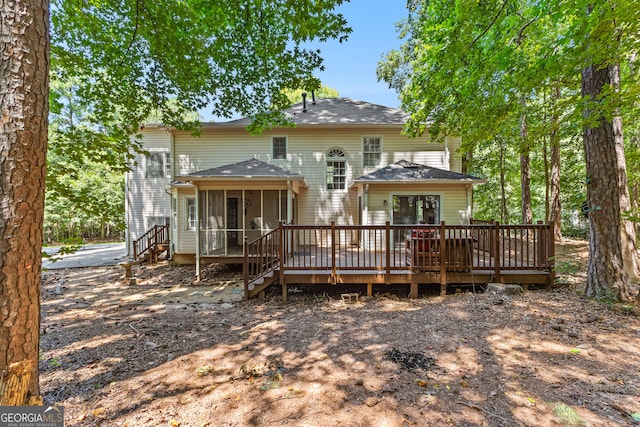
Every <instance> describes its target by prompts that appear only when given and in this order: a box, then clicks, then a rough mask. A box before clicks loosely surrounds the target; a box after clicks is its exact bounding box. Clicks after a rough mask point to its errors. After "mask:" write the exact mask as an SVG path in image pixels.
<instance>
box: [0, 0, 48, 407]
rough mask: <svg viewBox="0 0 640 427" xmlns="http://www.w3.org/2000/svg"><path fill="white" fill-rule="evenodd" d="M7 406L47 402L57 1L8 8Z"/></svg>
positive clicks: (0, 106)
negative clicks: (44, 354)
mask: <svg viewBox="0 0 640 427" xmlns="http://www.w3.org/2000/svg"><path fill="white" fill-rule="evenodd" d="M0 81H1V82H2V85H1V86H0V118H1V119H0V123H2V132H0V170H1V175H0V176H1V177H0V186H1V187H0V211H1V212H2V219H1V220H0V394H1V395H0V404H1V402H6V403H9V404H11V405H28V404H34V403H37V402H38V401H39V399H40V390H39V386H38V345H39V339H40V336H39V335H40V272H41V261H42V236H43V228H42V227H43V215H44V185H45V168H46V148H47V116H48V113H49V107H48V94H49V3H48V2H47V1H45V0H16V1H13V2H7V1H5V2H0Z"/></svg>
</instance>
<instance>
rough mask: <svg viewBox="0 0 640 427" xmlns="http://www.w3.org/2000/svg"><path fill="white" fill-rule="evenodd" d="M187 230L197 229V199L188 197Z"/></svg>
mask: <svg viewBox="0 0 640 427" xmlns="http://www.w3.org/2000/svg"><path fill="white" fill-rule="evenodd" d="M186 213H187V218H186V220H187V230H195V229H196V199H195V197H187V212H186Z"/></svg>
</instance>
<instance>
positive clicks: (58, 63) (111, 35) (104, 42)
mask: <svg viewBox="0 0 640 427" xmlns="http://www.w3.org/2000/svg"><path fill="white" fill-rule="evenodd" d="M342 2H343V0H323V1H311V0H303V1H291V0H274V1H264V0H233V1H224V2H202V1H200V0H187V1H182V2H174V1H153V2H150V1H143V0H125V1H118V2H113V1H106V2H105V1H100V2H98V1H88V2H87V1H80V0H54V1H53V2H52V7H51V15H52V16H51V22H52V35H51V41H52V47H51V52H52V67H53V68H54V69H56V70H60V72H61V73H62V74H63V78H64V79H74V80H75V81H76V82H77V84H78V96H79V97H80V98H81V99H82V100H84V102H86V103H87V104H88V105H90V106H91V110H92V113H93V114H94V115H95V117H96V119H97V122H98V123H118V129H117V130H118V132H119V133H120V134H121V135H122V136H126V137H128V136H129V135H131V134H134V133H135V132H136V131H137V129H138V126H139V125H140V123H142V122H144V120H145V119H146V118H147V117H148V116H149V114H151V113H152V112H158V113H159V116H160V118H161V119H162V122H164V123H165V124H167V125H171V126H175V127H179V128H188V127H193V126H195V123H193V122H189V121H186V120H185V119H184V118H185V113H186V112H191V111H199V110H201V109H203V108H208V109H210V111H211V114H212V115H214V116H217V117H230V116H231V115H232V114H234V113H240V114H242V115H244V116H252V117H253V118H254V126H253V128H254V129H256V130H259V129H260V128H261V127H263V126H265V125H267V124H272V123H283V122H284V121H286V119H285V117H284V116H283V115H282V113H281V111H282V109H283V108H286V107H288V106H289V100H288V99H287V97H286V96H285V95H284V94H283V93H282V89H283V88H292V87H294V88H295V87H306V88H310V89H311V88H317V87H318V85H319V83H318V81H317V79H315V78H314V77H313V75H312V72H313V71H315V70H317V69H322V67H323V66H322V58H321V55H320V51H319V50H311V49H307V48H305V47H304V44H305V43H306V42H309V41H313V40H319V41H326V40H328V39H330V38H337V39H339V40H340V41H342V40H344V39H346V37H347V36H348V34H349V32H350V31H351V30H350V29H349V28H347V26H346V21H345V19H344V17H343V16H342V15H341V14H339V13H336V12H335V11H334V9H335V8H336V7H337V6H338V5H340V4H341V3H342ZM175 100H177V102H175Z"/></svg>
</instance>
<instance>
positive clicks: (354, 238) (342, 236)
mask: <svg viewBox="0 0 640 427" xmlns="http://www.w3.org/2000/svg"><path fill="white" fill-rule="evenodd" d="M552 230H553V225H552V224H551V223H549V224H542V223H538V224H525V225H501V224H499V223H498V222H483V223H474V224H468V225H446V224H445V223H444V222H442V223H441V224H440V225H431V224H417V225H415V224H414V225H391V224H389V223H386V224H385V225H359V226H357V225H356V226H353V225H336V224H335V223H332V224H331V225H317V226H313V225H290V224H281V225H280V226H279V227H278V228H277V229H275V230H273V231H272V232H270V233H268V234H265V235H263V236H261V237H260V238H259V239H257V240H254V241H253V242H247V243H245V251H244V253H245V282H246V283H248V282H250V281H253V280H255V279H258V278H260V277H262V276H264V275H266V274H268V273H269V272H271V271H274V270H276V269H279V274H285V272H286V271H291V272H300V271H309V272H320V271H323V272H325V273H328V272H330V273H331V275H332V277H336V276H337V275H338V274H342V273H344V272H350V274H358V272H362V273H365V272H367V273H376V274H385V275H387V276H388V275H390V274H392V272H397V271H402V272H410V273H415V272H432V273H440V274H441V275H442V276H443V277H446V273H447V272H454V273H465V272H471V271H485V272H491V273H492V275H493V277H494V280H497V281H499V280H500V274H501V273H502V272H505V271H510V272H513V271H544V272H548V273H549V275H550V280H551V281H552V280H553V269H554V262H553V258H554V249H553V233H552Z"/></svg>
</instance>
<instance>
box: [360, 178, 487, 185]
mask: <svg viewBox="0 0 640 427" xmlns="http://www.w3.org/2000/svg"><path fill="white" fill-rule="evenodd" d="M486 182H487V180H486V179H466V178H465V179H411V180H402V179H398V180H390V179H356V180H354V181H353V185H356V184H448V185H453V184H473V185H476V184H485V183H486Z"/></svg>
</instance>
